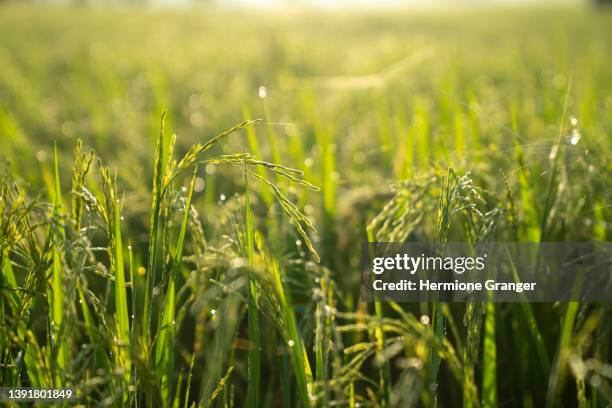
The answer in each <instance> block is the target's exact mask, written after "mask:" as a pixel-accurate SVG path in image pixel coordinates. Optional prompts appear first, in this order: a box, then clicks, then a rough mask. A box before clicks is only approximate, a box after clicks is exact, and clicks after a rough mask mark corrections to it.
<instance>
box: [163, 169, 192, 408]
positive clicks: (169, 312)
mask: <svg viewBox="0 0 612 408" xmlns="http://www.w3.org/2000/svg"><path fill="white" fill-rule="evenodd" d="M197 171H198V167H197V166H196V167H195V168H194V171H193V176H192V177H191V184H190V185H189V192H188V196H187V202H186V204H185V209H184V211H185V212H184V216H183V221H182V224H181V230H180V232H179V236H178V242H177V244H176V251H175V254H174V259H173V261H172V269H171V271H170V276H169V278H168V289H167V290H166V299H165V301H164V308H163V312H162V318H161V324H160V326H159V330H158V333H157V339H156V344H155V366H156V368H157V372H158V375H159V376H160V378H161V380H162V382H161V392H162V398H163V399H164V401H168V403H169V402H170V400H169V399H170V397H171V387H170V379H171V378H172V373H173V369H174V336H175V315H176V279H177V276H178V273H179V271H180V269H181V264H182V258H183V247H184V243H185V235H186V233H187V225H188V222H189V212H190V211H191V202H192V198H193V190H194V187H195V180H196V176H197Z"/></svg>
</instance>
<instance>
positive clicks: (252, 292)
mask: <svg viewBox="0 0 612 408" xmlns="http://www.w3.org/2000/svg"><path fill="white" fill-rule="evenodd" d="M244 185H245V186H244V189H245V220H246V225H245V229H246V230H245V233H246V244H247V247H246V252H247V258H248V261H249V286H248V324H249V343H250V346H249V355H248V379H249V386H248V389H247V399H246V402H247V407H248V408H255V407H257V406H259V389H260V375H261V373H260V365H261V349H260V348H261V333H260V327H259V312H258V310H257V286H256V283H255V274H254V272H253V258H254V252H255V248H254V238H253V220H252V215H251V199H250V195H249V173H248V169H247V164H246V162H245V163H244Z"/></svg>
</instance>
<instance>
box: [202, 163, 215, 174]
mask: <svg viewBox="0 0 612 408" xmlns="http://www.w3.org/2000/svg"><path fill="white" fill-rule="evenodd" d="M204 170H206V174H208V175H209V176H212V175H213V174H215V173H216V172H217V166H215V165H214V164H212V163H208V164H207V165H206V167H205V168H204Z"/></svg>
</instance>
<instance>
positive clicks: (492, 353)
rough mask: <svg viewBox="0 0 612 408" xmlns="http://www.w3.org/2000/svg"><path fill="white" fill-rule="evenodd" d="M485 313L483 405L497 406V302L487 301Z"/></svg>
mask: <svg viewBox="0 0 612 408" xmlns="http://www.w3.org/2000/svg"><path fill="white" fill-rule="evenodd" d="M485 313H486V315H485V330H484V345H483V356H482V357H483V362H482V405H483V407H496V406H497V345H496V340H495V303H493V302H487V304H486V312H485Z"/></svg>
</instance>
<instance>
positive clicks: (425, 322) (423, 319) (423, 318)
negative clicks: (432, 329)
mask: <svg viewBox="0 0 612 408" xmlns="http://www.w3.org/2000/svg"><path fill="white" fill-rule="evenodd" d="M420 320H421V324H423V325H425V326H427V325H428V324H429V316H427V315H423V316H421V319H420Z"/></svg>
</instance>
